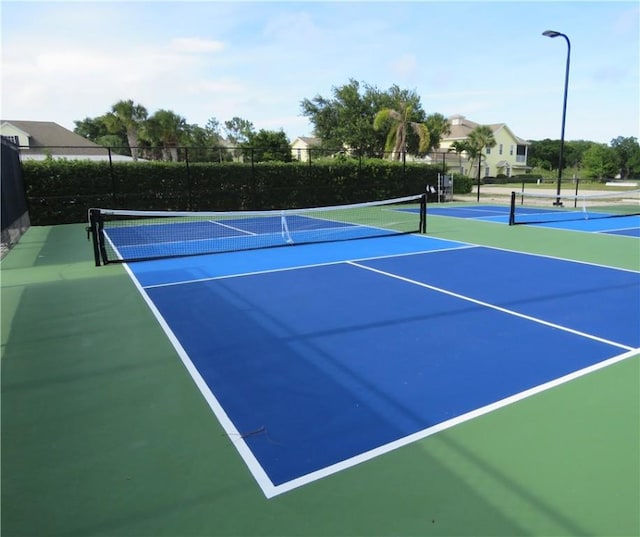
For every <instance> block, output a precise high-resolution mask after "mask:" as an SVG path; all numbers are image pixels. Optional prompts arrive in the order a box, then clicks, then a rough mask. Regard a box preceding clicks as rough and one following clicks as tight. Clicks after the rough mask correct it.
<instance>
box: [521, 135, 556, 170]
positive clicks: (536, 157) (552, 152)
mask: <svg viewBox="0 0 640 537" xmlns="http://www.w3.org/2000/svg"><path fill="white" fill-rule="evenodd" d="M558 155H560V140H551V139H549V138H545V139H544V140H532V141H531V145H530V146H529V151H528V156H527V161H528V163H529V165H530V166H533V167H535V168H542V169H544V170H549V171H552V170H553V169H557V166H558Z"/></svg>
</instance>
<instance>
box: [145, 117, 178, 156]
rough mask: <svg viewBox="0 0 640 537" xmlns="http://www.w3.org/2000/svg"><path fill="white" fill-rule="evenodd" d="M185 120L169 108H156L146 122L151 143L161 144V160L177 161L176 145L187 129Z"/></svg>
mask: <svg viewBox="0 0 640 537" xmlns="http://www.w3.org/2000/svg"><path fill="white" fill-rule="evenodd" d="M187 127H188V125H187V120H186V119H185V118H183V117H182V116H179V115H178V114H176V113H175V112H172V111H171V110H158V111H157V112H156V113H155V114H153V116H151V117H150V118H149V119H148V120H147V122H146V135H147V137H148V138H149V139H150V141H151V142H152V144H154V145H155V144H160V145H161V146H162V158H163V160H172V161H174V162H177V161H178V145H179V143H180V140H181V139H182V138H183V137H184V135H185V133H186V131H187Z"/></svg>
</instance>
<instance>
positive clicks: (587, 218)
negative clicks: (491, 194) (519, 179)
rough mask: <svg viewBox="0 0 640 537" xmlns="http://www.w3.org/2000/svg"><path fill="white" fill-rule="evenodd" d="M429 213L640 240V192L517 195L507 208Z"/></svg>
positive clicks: (440, 207) (446, 208)
mask: <svg viewBox="0 0 640 537" xmlns="http://www.w3.org/2000/svg"><path fill="white" fill-rule="evenodd" d="M429 213H430V214H431V215H434V216H450V217H453V218H465V219H474V220H481V221H485V222H494V223H500V224H510V225H514V224H527V225H536V226H541V227H548V228H555V229H566V230H572V231H584V232H587V233H609V234H612V235H624V236H627V237H640V190H630V191H627V192H618V193H604V194H602V193H595V194H594V193H589V194H580V195H578V194H563V195H561V196H558V195H555V194H549V193H538V192H525V191H523V192H513V193H512V196H511V201H510V203H505V204H503V205H500V204H483V203H477V204H474V205H470V204H436V205H435V206H432V207H430V208H429Z"/></svg>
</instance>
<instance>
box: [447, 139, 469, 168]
mask: <svg viewBox="0 0 640 537" xmlns="http://www.w3.org/2000/svg"><path fill="white" fill-rule="evenodd" d="M468 149H469V148H468V144H467V142H466V141H465V140H456V141H455V142H453V143H452V144H451V145H450V146H449V151H453V152H455V154H456V155H458V165H459V166H460V173H463V169H462V153H467V152H468Z"/></svg>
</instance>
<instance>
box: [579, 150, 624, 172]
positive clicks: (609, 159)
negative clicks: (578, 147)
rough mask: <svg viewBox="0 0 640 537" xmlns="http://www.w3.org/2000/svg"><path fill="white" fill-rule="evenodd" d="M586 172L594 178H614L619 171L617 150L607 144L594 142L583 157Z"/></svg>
mask: <svg viewBox="0 0 640 537" xmlns="http://www.w3.org/2000/svg"><path fill="white" fill-rule="evenodd" d="M582 166H583V169H584V174H585V175H586V176H587V177H590V178H593V179H599V180H602V179H606V178H612V177H614V176H615V175H616V174H617V173H618V169H619V168H618V158H617V155H616V152H615V150H614V149H613V148H612V147H609V146H608V145H606V144H597V143H592V144H591V147H590V148H589V149H588V150H587V151H586V152H585V153H584V155H583V157H582Z"/></svg>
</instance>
